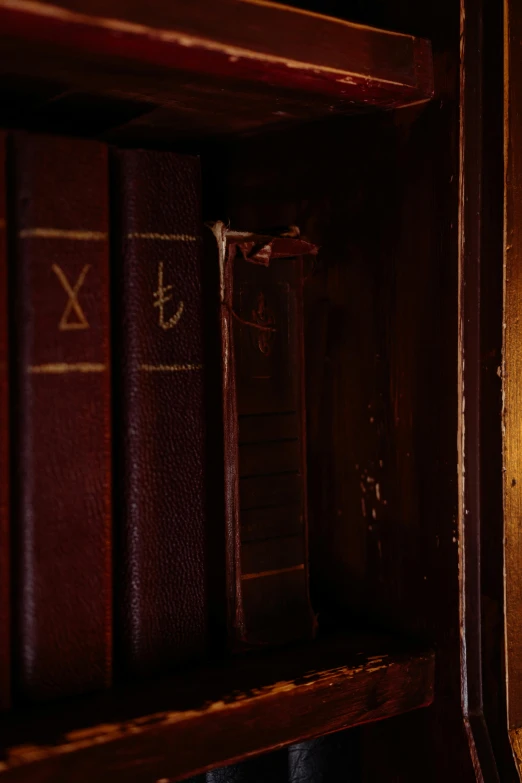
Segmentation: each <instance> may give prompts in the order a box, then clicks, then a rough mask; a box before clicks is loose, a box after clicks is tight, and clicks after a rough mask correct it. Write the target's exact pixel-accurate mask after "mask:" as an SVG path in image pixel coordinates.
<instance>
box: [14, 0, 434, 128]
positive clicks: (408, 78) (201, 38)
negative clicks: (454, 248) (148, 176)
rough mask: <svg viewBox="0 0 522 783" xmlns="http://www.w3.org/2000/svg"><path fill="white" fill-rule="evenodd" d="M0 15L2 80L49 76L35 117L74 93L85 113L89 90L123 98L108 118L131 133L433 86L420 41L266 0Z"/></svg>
mask: <svg viewBox="0 0 522 783" xmlns="http://www.w3.org/2000/svg"><path fill="white" fill-rule="evenodd" d="M0 24H1V33H0V82H1V81H2V76H4V80H5V77H6V76H7V75H8V84H9V80H11V79H12V78H13V76H15V77H19V78H21V79H23V80H25V82H26V83H27V82H28V83H29V87H27V84H26V91H27V89H28V90H29V92H31V91H32V92H41V91H42V87H41V85H42V82H43V81H44V82H47V83H52V84H54V85H55V92H54V94H53V96H52V99H51V101H50V104H49V105H46V106H44V107H42V106H41V105H40V107H39V109H37V111H36V114H37V115H38V112H40V117H39V121H40V122H41V123H43V124H44V125H45V121H47V122H50V124H51V126H52V122H53V116H54V119H55V121H56V117H57V116H59V115H61V116H62V117H65V116H66V115H67V113H69V114H70V107H71V105H72V106H74V107H76V110H81V105H82V103H83V104H85V106H86V111H85V114H86V119H87V125H89V124H90V123H92V122H93V120H92V115H96V114H97V113H99V112H97V110H96V101H98V104H99V102H100V101H102V103H103V102H105V105H107V103H108V99H111V100H112V101H115V102H120V104H121V106H120V107H119V109H118V107H117V106H116V104H114V105H113V106H112V111H110V110H109V114H110V115H111V116H110V117H108V118H107V123H108V125H107V128H108V127H110V126H111V125H112V126H116V127H117V126H118V125H121V126H123V127H121V128H120V129H119V133H120V134H122V135H124V136H126V137H127V138H129V139H133V138H137V137H139V136H140V135H141V136H143V135H144V134H145V135H147V134H150V135H151V136H152V137H153V138H168V137H169V133H170V139H172V133H173V132H175V133H176V135H177V136H178V137H179V136H180V135H182V133H185V134H187V133H190V134H191V135H193V134H195V133H196V134H198V133H209V132H210V131H212V132H213V133H214V134H215V133H218V132H228V131H231V130H233V131H238V130H243V131H244V130H251V129H252V128H255V127H258V126H260V125H265V124H274V123H279V122H291V121H295V120H303V119H310V118H313V117H317V116H321V115H329V114H332V113H336V112H346V113H351V112H353V111H354V110H356V111H361V110H365V109H371V108H373V107H383V108H391V107H395V106H401V105H405V104H409V103H416V102H419V101H426V100H429V99H430V98H431V96H432V95H433V76H432V60H431V48H430V44H429V42H427V41H425V40H423V39H420V38H416V37H414V36H409V35H401V34H398V33H389V32H386V31H382V30H377V29H375V28H370V27H365V26H362V25H357V24H351V23H349V22H345V21H341V20H336V19H333V18H330V17H326V16H323V15H321V14H311V13H307V12H304V11H301V10H297V9H293V8H289V7H287V6H283V5H279V4H277V3H272V2H257V0H256V2H254V0H248V2H246V1H244V0H219V2H210V1H209V0H198V2H190V1H189V0H183V2H177V3H176V4H175V6H174V5H172V4H171V3H168V2H163V3H155V4H153V5H151V4H150V3H147V2H145V0H133V2H131V3H127V2H122V1H121V0H112V2H111V3H109V4H107V3H104V2H98V1H96V2H94V1H93V0H89V1H88V2H87V0H85V2H75V1H74V0H69V1H67V0H64V1H63V2H59V3H58V4H52V3H48V2H38V1H37V0H20V1H19V2H17V3H15V4H13V3H12V2H10V0H0ZM67 106H69V112H68V111H67ZM88 114H90V115H91V119H90V120H89V119H88V118H87V115H88ZM0 116H1V115H0ZM118 119H119V123H118ZM33 121H34V118H33ZM99 122H100V119H98V120H97V122H95V124H98V123H99ZM127 125H128V127H127ZM124 130H125V133H123V131H124Z"/></svg>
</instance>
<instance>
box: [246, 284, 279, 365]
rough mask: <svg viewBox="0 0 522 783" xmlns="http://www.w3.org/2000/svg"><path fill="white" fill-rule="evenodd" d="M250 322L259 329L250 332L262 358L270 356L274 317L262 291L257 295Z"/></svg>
mask: <svg viewBox="0 0 522 783" xmlns="http://www.w3.org/2000/svg"><path fill="white" fill-rule="evenodd" d="M252 321H253V322H254V323H255V324H256V325H257V326H258V327H259V328H258V329H255V330H252V331H253V334H252V337H253V339H254V342H255V345H256V347H257V349H258V350H259V351H261V353H262V354H263V355H264V356H270V354H271V352H272V346H273V343H274V334H275V330H274V326H275V316H274V314H273V313H272V311H271V310H270V309H269V308H268V307H267V304H266V301H265V295H264V293H263V292H262V291H260V292H259V294H258V295H257V307H256V309H255V310H252Z"/></svg>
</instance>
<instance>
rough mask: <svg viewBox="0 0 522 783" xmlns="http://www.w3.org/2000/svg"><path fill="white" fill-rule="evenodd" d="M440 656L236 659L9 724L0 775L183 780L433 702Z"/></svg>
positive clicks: (23, 715)
mask: <svg viewBox="0 0 522 783" xmlns="http://www.w3.org/2000/svg"><path fill="white" fill-rule="evenodd" d="M433 684H434V654H433V653H432V652H431V651H429V650H428V651H426V650H424V651H422V650H412V649H408V648H405V647H404V645H400V644H399V643H398V642H397V641H396V640H394V639H390V638H385V637H382V636H380V637H376V636H371V637H368V636H351V637H335V638H333V639H332V638H327V639H323V640H318V641H316V642H313V643H310V644H307V645H304V646H299V647H297V648H285V649H284V650H280V651H272V652H270V653H265V654H258V653H256V654H253V653H252V654H248V655H246V656H242V657H238V658H234V659H232V660H230V659H228V660H227V661H223V662H221V663H218V664H214V665H212V666H205V667H204V668H201V669H194V670H192V671H191V672H184V673H182V674H180V675H178V676H176V677H172V678H170V679H167V680H162V681H156V682H151V683H144V684H140V685H132V686H127V688H124V689H114V690H113V691H111V692H109V693H107V694H102V695H97V696H94V697H91V698H86V699H78V700H75V701H73V702H70V701H69V702H67V703H64V704H61V705H60V704H58V705H49V706H42V707H36V708H31V709H30V710H28V709H26V710H23V711H22V710H21V711H19V712H17V711H14V712H13V713H10V714H9V715H5V716H4V717H3V718H2V719H1V720H0V737H1V738H2V740H1V742H2V746H0V747H1V748H2V750H0V759H1V760H0V781H2V783H3V781H5V782H6V783H7V782H8V781H22V780H31V781H38V782H39V783H42V782H43V781H59V780H74V781H75V783H92V781H93V780H96V779H98V780H110V781H111V783H118V782H119V781H121V782H122V783H123V781H127V780H129V776H131V778H132V780H133V781H135V783H141V781H143V783H145V782H147V783H150V781H151V780H160V779H162V778H165V779H168V780H175V779H179V778H183V777H186V776H188V775H192V774H195V773H197V772H202V771H204V770H205V769H208V768H210V767H212V766H216V765H220V764H226V763H229V762H232V761H234V760H237V759H238V758H244V757H245V756H249V755H255V754H256V753H261V752H264V751H267V750H270V749H273V748H275V747H280V746H283V745H286V744H289V743H292V742H296V741H298V740H302V739H304V738H309V737H313V736H317V735H320V734H325V733H328V732H332V731H336V730H339V729H342V728H346V727H349V726H353V725H356V724H359V723H365V722H370V721H376V720H382V719H383V718H388V717H391V716H394V715H398V714H401V713H403V712H406V711H409V710H412V709H416V708H419V707H423V706H427V705H428V704H430V703H431V701H432V699H433Z"/></svg>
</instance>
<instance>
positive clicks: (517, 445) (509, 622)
mask: <svg viewBox="0 0 522 783" xmlns="http://www.w3.org/2000/svg"><path fill="white" fill-rule="evenodd" d="M505 35H506V37H505V52H504V56H505V69H506V72H505V79H506V82H505V96H504V97H505V101H504V123H505V127H504V131H505V138H504V145H505V146H504V166H505V193H504V210H505V236H504V243H505V244H504V357H503V359H504V361H503V372H502V374H503V392H504V450H503V452H504V535H505V539H504V540H505V579H506V585H505V588H506V605H505V629H506V646H507V649H506V678H507V691H508V725H509V729H510V736H511V742H512V746H513V751H514V753H515V757H516V759H517V762H518V766H519V772H522V753H521V747H522V746H521V744H520V736H521V734H522V613H521V606H522V528H521V518H522V429H521V426H520V416H521V410H522V321H521V306H522V304H521V303H522V202H521V199H520V187H521V183H522V162H521V157H520V154H521V150H522V123H521V112H522V50H521V48H520V37H521V35H522V10H521V8H520V5H519V4H518V3H515V2H506V3H505Z"/></svg>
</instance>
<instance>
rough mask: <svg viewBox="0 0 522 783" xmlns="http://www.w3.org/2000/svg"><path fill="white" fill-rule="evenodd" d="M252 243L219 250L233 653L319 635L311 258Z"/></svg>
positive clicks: (285, 244)
mask: <svg viewBox="0 0 522 783" xmlns="http://www.w3.org/2000/svg"><path fill="white" fill-rule="evenodd" d="M214 233H215V234H216V236H218V235H219V231H217V232H216V230H214ZM246 236H248V235H246ZM218 242H219V236H218ZM256 243H257V240H256V239H247V240H244V241H242V242H239V243H237V244H236V243H235V242H232V241H228V242H227V241H226V240H225V242H224V243H222V250H221V259H222V260H221V266H222V307H221V326H222V348H223V357H224V361H223V366H224V374H223V397H224V399H223V410H224V422H225V425H224V430H225V462H226V471H225V485H226V487H225V504H226V525H227V577H228V579H227V588H228V589H227V594H228V596H229V602H228V606H229V625H230V629H231V636H232V644H233V645H234V646H235V645H237V643H239V644H240V645H247V646H250V645H267V644H280V643H284V642H289V641H293V640H297V639H306V638H310V637H312V636H313V635H314V633H315V617H314V615H313V612H312V610H311V607H310V601H309V596H308V551H307V514H306V508H307V502H306V437H305V423H304V419H305V403H304V372H303V371H304V351H303V339H304V338H303V315H302V287H303V259H302V255H301V253H306V252H307V250H308V251H309V252H315V251H316V249H315V248H314V247H313V246H310V245H308V244H307V243H305V242H304V241H302V240H296V241H295V242H292V240H287V239H280V240H274V241H273V242H267V243H266V244H265V245H263V244H262V243H261V245H260V247H259V249H258V250H256ZM278 246H280V248H279V250H278Z"/></svg>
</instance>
